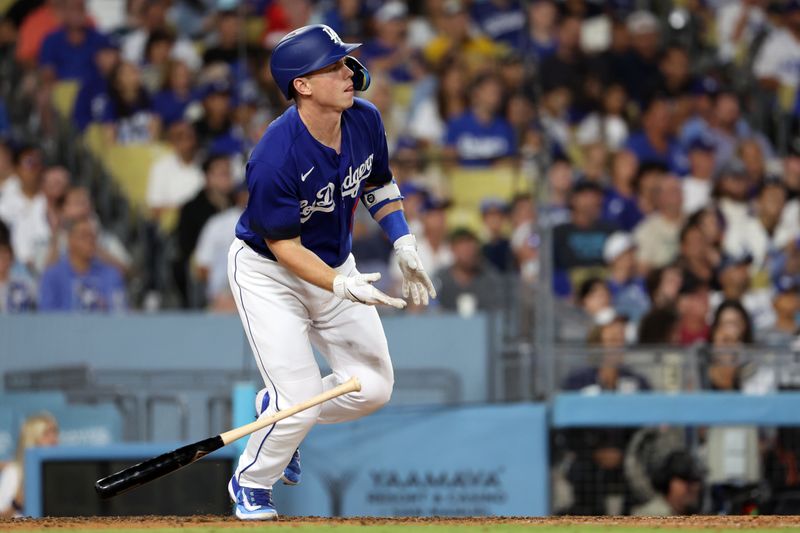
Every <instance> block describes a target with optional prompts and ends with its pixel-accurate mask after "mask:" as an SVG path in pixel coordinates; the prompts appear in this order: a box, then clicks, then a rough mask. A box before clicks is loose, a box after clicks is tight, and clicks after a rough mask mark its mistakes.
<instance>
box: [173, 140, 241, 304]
mask: <svg viewBox="0 0 800 533" xmlns="http://www.w3.org/2000/svg"><path fill="white" fill-rule="evenodd" d="M232 170H233V169H232V168H231V159H230V158H229V157H228V156H226V155H222V154H217V155H212V156H209V157H208V158H207V159H206V160H205V161H204V162H203V173H204V174H205V186H204V187H203V189H201V190H200V191H199V192H198V193H197V194H196V195H195V196H194V198H192V199H191V200H189V201H188V202H186V203H185V204H183V206H181V209H180V213H179V214H178V225H177V227H176V228H175V237H176V239H177V245H178V251H177V254H176V257H175V259H174V261H173V263H172V272H173V276H174V279H175V284H176V287H177V289H178V293H179V295H180V298H181V305H182V307H188V306H190V305H192V304H194V303H195V302H192V301H190V299H189V296H190V292H191V287H190V285H189V281H190V278H189V262H190V260H191V257H192V252H194V249H195V246H196V245H197V239H198V238H199V237H200V232H201V231H202V230H203V226H204V225H205V224H206V222H207V221H208V219H209V218H211V217H212V216H214V215H215V214H217V213H219V212H220V211H223V210H225V209H227V208H228V207H230V204H231V201H230V194H231V191H232V190H233V185H234V184H233V174H232Z"/></svg>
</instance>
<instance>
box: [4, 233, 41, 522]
mask: <svg viewBox="0 0 800 533" xmlns="http://www.w3.org/2000/svg"><path fill="white" fill-rule="evenodd" d="M35 308H36V286H35V282H34V281H33V279H32V278H31V276H30V274H28V271H27V269H26V268H25V267H24V266H23V265H21V264H20V263H19V262H17V261H16V258H15V257H14V249H13V248H12V246H11V232H10V231H9V230H8V228H7V227H6V225H5V224H3V222H2V221H0V315H3V314H7V313H20V312H24V311H32V310H34V309H35ZM0 492H2V488H1V486H0ZM0 501H2V499H0ZM2 508H3V507H2V505H0V509H2Z"/></svg>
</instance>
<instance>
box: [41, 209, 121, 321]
mask: <svg viewBox="0 0 800 533" xmlns="http://www.w3.org/2000/svg"><path fill="white" fill-rule="evenodd" d="M66 229H67V234H68V242H67V251H66V253H65V254H64V255H63V256H62V257H61V259H60V260H59V261H58V262H57V263H55V264H54V265H53V266H51V267H49V268H48V269H47V270H45V271H44V273H43V274H42V279H41V284H40V286H39V310H40V311H45V312H48V311H49V312H52V311H67V312H84V313H86V312H101V313H109V312H119V311H124V310H125V308H126V305H127V304H126V302H125V300H126V297H125V284H124V282H123V280H122V276H121V275H120V273H119V271H118V270H117V269H116V268H114V267H112V266H111V265H109V264H107V263H105V262H104V261H102V260H100V259H99V257H98V253H97V238H98V227H97V222H96V221H95V220H94V219H92V218H91V217H82V218H79V219H76V220H72V221H70V222H68V223H67V227H66Z"/></svg>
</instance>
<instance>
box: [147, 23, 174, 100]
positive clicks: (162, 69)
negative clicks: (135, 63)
mask: <svg viewBox="0 0 800 533" xmlns="http://www.w3.org/2000/svg"><path fill="white" fill-rule="evenodd" d="M174 44H175V34H173V33H172V32H169V31H163V30H157V31H154V32H152V33H151V34H150V35H149V36H148V37H147V44H145V47H144V61H143V62H142V65H141V75H142V85H143V86H144V88H145V89H147V94H148V95H152V94H153V93H155V92H156V91H158V90H159V89H160V88H161V87H162V86H163V85H164V83H165V81H166V78H167V69H168V68H169V63H170V61H171V59H170V57H169V54H170V50H171V49H172V46H173V45H174Z"/></svg>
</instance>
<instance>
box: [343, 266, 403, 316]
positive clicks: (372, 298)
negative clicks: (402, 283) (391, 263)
mask: <svg viewBox="0 0 800 533" xmlns="http://www.w3.org/2000/svg"><path fill="white" fill-rule="evenodd" d="M379 279H381V275H380V273H379V272H373V273H371V274H355V275H352V276H343V275H341V274H339V275H338V276H336V277H335V278H334V279H333V294H335V295H336V296H338V297H339V298H341V299H342V300H351V301H353V302H358V303H362V304H367V305H375V304H386V305H391V306H392V307H396V308H398V309H402V308H404V307H405V306H406V302H405V300H401V299H400V298H392V297H391V296H389V295H388V294H385V293H383V292H381V291H380V290H378V288H377V287H374V286H373V285H372V284H373V283H374V282H376V281H378V280H379Z"/></svg>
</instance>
